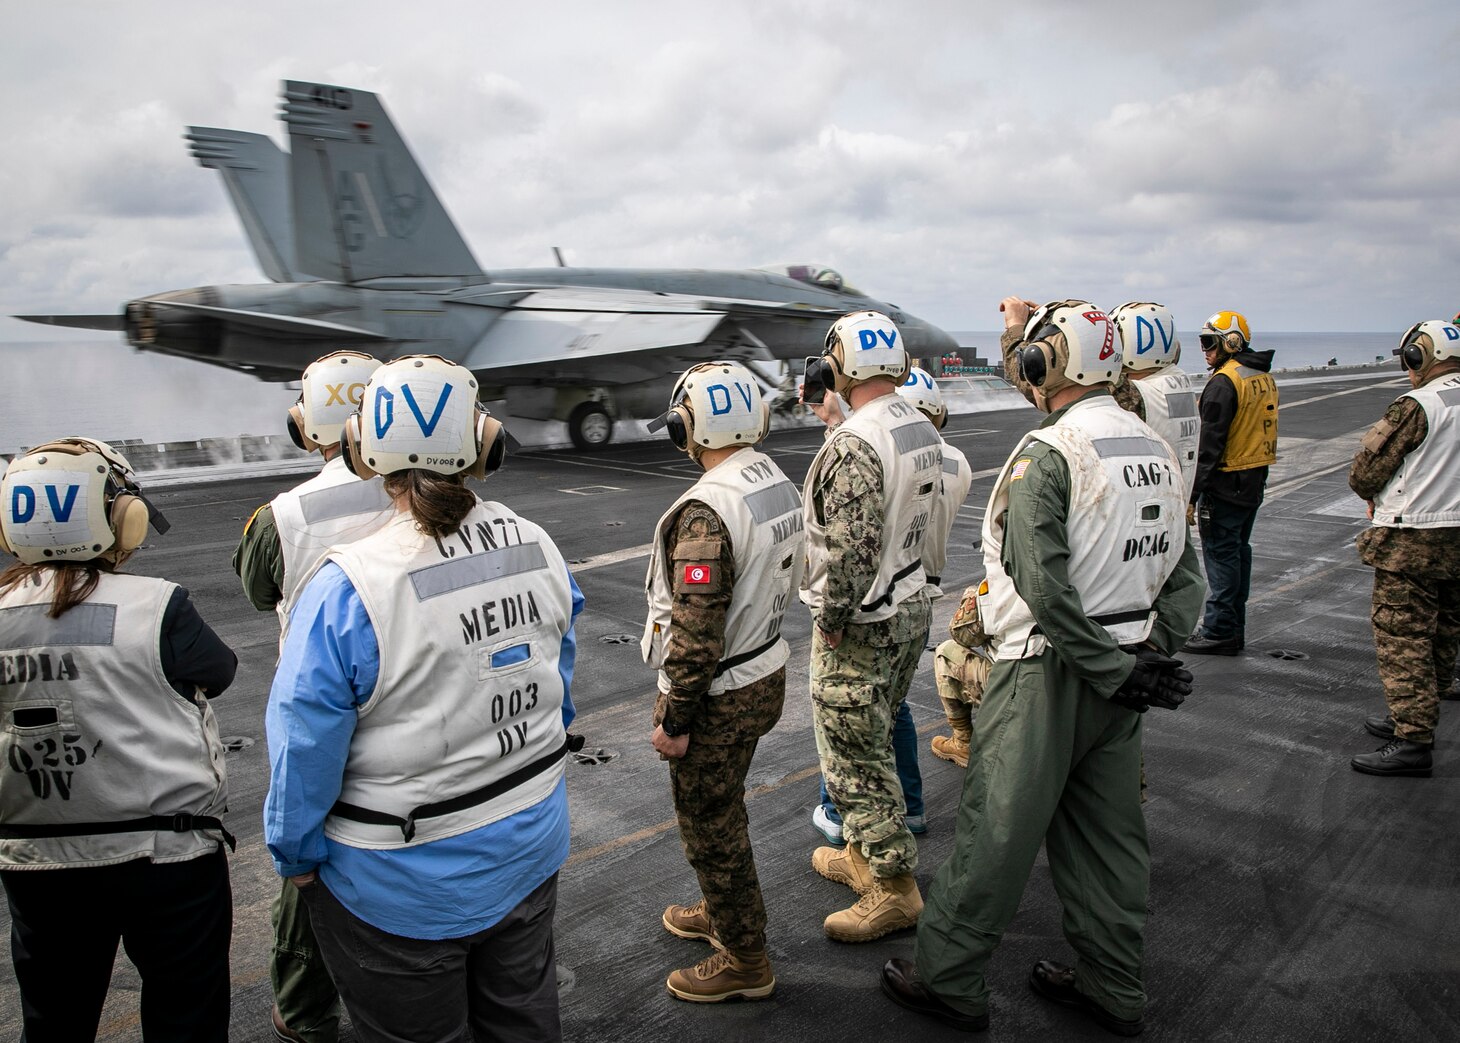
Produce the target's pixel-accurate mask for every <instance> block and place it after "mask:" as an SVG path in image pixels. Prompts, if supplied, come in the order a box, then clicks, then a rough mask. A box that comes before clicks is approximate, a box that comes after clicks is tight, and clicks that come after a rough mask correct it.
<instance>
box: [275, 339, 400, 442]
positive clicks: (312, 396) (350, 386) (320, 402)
mask: <svg viewBox="0 0 1460 1043" xmlns="http://www.w3.org/2000/svg"><path fill="white" fill-rule="evenodd" d="M379 368H380V360H379V359H376V358H374V357H372V356H370V355H366V354H364V353H362V352H359V351H336V352H334V353H333V354H330V355H326V356H324V357H323V358H320V359H316V360H315V361H314V362H311V363H310V364H309V366H308V368H307V369H305V371H304V379H303V381H302V384H303V386H302V388H301V389H300V392H299V401H298V402H295V403H294V405H292V406H290V407H289V420H288V426H289V437H290V438H292V439H293V440H294V444H295V445H297V446H298V447H299V448H300V449H303V450H305V451H306V452H313V451H314V450H316V449H319V448H322V447H324V446H332V445H336V444H337V443H338V442H339V441H340V432H341V431H343V430H344V428H345V418H346V417H347V416H349V415H350V414H351V413H353V412H355V410H357V409H359V408H360V398H361V396H362V395H363V394H364V393H365V384H366V382H367V381H369V379H370V374H372V373H374V372H375V371H376V370H377V369H379Z"/></svg>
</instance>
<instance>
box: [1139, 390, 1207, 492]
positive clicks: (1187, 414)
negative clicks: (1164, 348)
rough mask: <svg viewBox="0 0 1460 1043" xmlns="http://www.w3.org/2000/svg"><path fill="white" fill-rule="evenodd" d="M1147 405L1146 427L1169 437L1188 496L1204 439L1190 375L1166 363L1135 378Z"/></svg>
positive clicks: (1167, 438)
mask: <svg viewBox="0 0 1460 1043" xmlns="http://www.w3.org/2000/svg"><path fill="white" fill-rule="evenodd" d="M1131 383H1132V384H1134V385H1135V386H1136V390H1137V391H1139V392H1140V393H1141V401H1142V402H1143V403H1145V407H1146V426H1147V427H1149V428H1150V429H1151V430H1152V431H1154V432H1156V434H1158V435H1160V436H1161V437H1162V438H1164V439H1166V442H1167V444H1168V445H1170V446H1171V448H1172V449H1174V450H1176V459H1177V460H1179V461H1180V462H1181V479H1182V481H1183V482H1184V483H1185V486H1186V496H1187V498H1188V499H1190V497H1191V488H1192V486H1193V485H1195V484H1196V451H1197V444H1198V442H1199V441H1200V440H1201V415H1200V414H1199V413H1198V412H1197V406H1196V392H1195V391H1193V390H1192V387H1191V378H1190V377H1189V376H1187V375H1186V374H1185V373H1183V372H1182V371H1181V370H1179V369H1177V368H1176V367H1175V366H1167V367H1165V368H1164V369H1161V370H1158V371H1157V372H1156V373H1154V374H1153V375H1151V376H1149V377H1143V378H1141V379H1140V380H1132V381H1131Z"/></svg>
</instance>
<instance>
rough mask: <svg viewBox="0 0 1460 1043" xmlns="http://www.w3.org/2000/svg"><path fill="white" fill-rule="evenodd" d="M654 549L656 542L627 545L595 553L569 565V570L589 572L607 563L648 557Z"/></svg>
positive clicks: (575, 573)
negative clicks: (580, 561)
mask: <svg viewBox="0 0 1460 1043" xmlns="http://www.w3.org/2000/svg"><path fill="white" fill-rule="evenodd" d="M653 549H654V544H652V543H643V544H640V545H639V546H637V547H625V548H624V549H623V550H611V551H608V552H607V553H606V554H595V555H593V556H592V557H590V558H587V559H585V560H584V561H583V562H582V564H579V565H573V564H571V563H570V564H569V565H568V571H569V572H571V573H573V574H574V575H577V574H578V573H580V572H587V571H588V570H589V569H600V568H602V567H603V566H605V565H617V564H618V563H619V562H621V561H633V560H634V559H635V558H647V557H648V556H649V552H650V551H651V550H653Z"/></svg>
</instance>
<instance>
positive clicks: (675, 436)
mask: <svg viewBox="0 0 1460 1043" xmlns="http://www.w3.org/2000/svg"><path fill="white" fill-rule="evenodd" d="M664 428H665V430H666V431H668V432H669V441H671V442H672V443H674V448H676V449H678V450H679V451H680V452H685V451H686V450H688V449H689V444H690V439H692V438H693V437H694V414H693V413H691V412H690V411H689V410H688V409H687V408H685V406H684V404H683V403H680V404H679V405H677V406H672V407H670V410H669V412H667V413H665V414H664Z"/></svg>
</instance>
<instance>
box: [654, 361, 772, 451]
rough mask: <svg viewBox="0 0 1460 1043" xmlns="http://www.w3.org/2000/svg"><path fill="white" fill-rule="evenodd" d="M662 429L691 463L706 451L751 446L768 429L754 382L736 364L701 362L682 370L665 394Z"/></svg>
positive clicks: (768, 418) (767, 413)
mask: <svg viewBox="0 0 1460 1043" xmlns="http://www.w3.org/2000/svg"><path fill="white" fill-rule="evenodd" d="M665 426H666V427H667V428H668V429H669V438H670V440H671V441H672V442H674V444H675V446H676V447H677V448H679V449H683V450H684V451H685V452H687V453H689V455H690V456H691V457H693V458H695V459H696V460H697V459H699V455H700V453H701V452H703V451H704V450H706V449H724V448H726V447H728V446H732V445H755V444H756V443H757V442H759V441H760V440H761V439H762V438H764V437H765V436H766V433H767V432H769V431H770V427H771V411H770V408H769V407H768V406H767V405H766V404H765V400H764V399H763V398H762V397H761V393H760V383H759V382H758V381H757V380H756V379H755V377H754V376H752V375H751V373H750V370H748V369H746V368H745V367H744V366H742V365H741V364H740V363H738V362H707V363H704V364H703V365H699V366H694V367H692V368H690V369H688V370H686V371H685V373H684V376H682V377H680V378H679V381H678V383H676V384H675V385H674V391H673V392H672V393H671V394H670V396H669V412H668V413H666V414H665Z"/></svg>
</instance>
